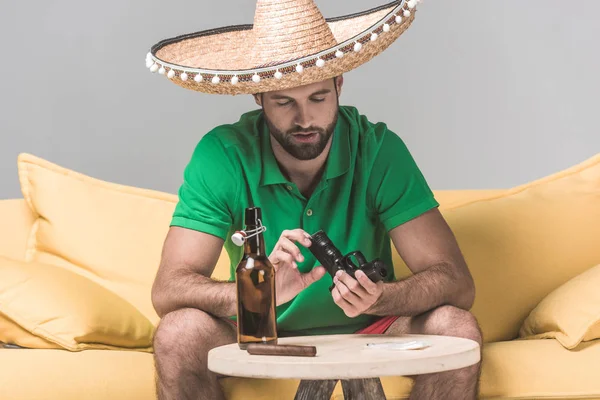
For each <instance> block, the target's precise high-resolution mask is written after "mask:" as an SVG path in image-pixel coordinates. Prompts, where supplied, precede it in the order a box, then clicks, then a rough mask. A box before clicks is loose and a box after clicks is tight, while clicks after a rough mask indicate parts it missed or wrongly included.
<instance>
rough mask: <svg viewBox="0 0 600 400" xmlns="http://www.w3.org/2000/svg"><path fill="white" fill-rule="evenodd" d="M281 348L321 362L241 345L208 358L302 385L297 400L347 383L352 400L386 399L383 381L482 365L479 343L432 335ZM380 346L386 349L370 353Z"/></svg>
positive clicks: (221, 369)
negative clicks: (311, 349) (300, 350)
mask: <svg viewBox="0 0 600 400" xmlns="http://www.w3.org/2000/svg"><path fill="white" fill-rule="evenodd" d="M415 340H418V341H423V342H425V343H426V344H428V345H429V347H426V348H424V349H420V350H397V349H393V347H394V345H396V344H398V343H406V342H411V341H415ZM278 343H279V344H295V345H308V346H315V347H316V348H317V354H316V356H315V357H292V356H270V355H269V356H267V355H250V354H248V352H247V351H245V350H241V349H240V348H239V347H238V345H237V343H234V344H230V345H226V346H221V347H217V348H214V349H212V350H210V351H209V353H208V368H209V369H210V370H211V371H213V372H215V373H218V374H222V375H226V376H238V377H247V378H268V379H301V382H300V386H299V387H298V391H297V393H296V397H295V398H296V400H305V399H306V400H308V399H310V400H318V399H329V398H330V397H331V395H332V393H333V390H334V388H335V385H336V383H337V382H338V381H339V380H341V381H342V388H343V391H344V398H345V399H346V400H352V399H373V400H379V399H385V395H384V393H383V388H382V387H381V381H380V380H379V378H380V377H382V376H408V375H422V374H430V373H435V372H442V371H449V370H454V369H459V368H464V367H468V366H470V365H473V364H476V363H478V362H479V361H480V349H479V344H478V343H477V342H475V341H473V340H469V339H463V338H457V337H451V336H432V335H402V336H391V335H357V334H351V335H325V336H300V337H287V338H280V339H279V340H278ZM367 344H378V345H379V346H381V345H382V344H384V346H383V347H379V348H377V347H368V346H367Z"/></svg>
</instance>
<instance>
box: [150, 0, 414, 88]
mask: <svg viewBox="0 0 600 400" xmlns="http://www.w3.org/2000/svg"><path fill="white" fill-rule="evenodd" d="M421 1H422V0H402V1H401V3H400V4H399V5H398V6H397V7H396V8H394V9H393V10H392V11H391V12H390V13H389V14H387V15H386V16H385V17H384V18H382V19H381V20H380V21H379V22H377V23H376V24H375V25H373V26H372V27H371V28H369V29H367V30H365V31H364V32H362V33H361V34H360V35H359V37H356V36H355V37H353V38H350V39H348V40H346V41H345V42H343V43H340V44H338V45H337V46H335V47H333V48H331V49H328V50H327V51H324V52H321V53H317V54H313V55H311V56H308V57H304V58H301V59H298V60H293V61H289V62H286V63H283V64H279V65H275V66H270V67H268V68H256V69H251V70H242V71H222V70H206V69H198V68H186V67H181V66H179V65H175V64H170V63H167V62H163V61H162V60H160V59H158V58H157V57H156V56H155V55H154V54H152V52H149V53H147V54H146V68H148V69H149V70H150V71H151V72H153V73H155V72H157V71H158V72H159V74H161V75H164V74H165V73H166V75H167V77H168V78H169V79H181V80H182V81H187V80H188V79H190V77H192V76H193V80H194V81H195V82H196V83H201V82H203V81H205V80H209V81H210V82H212V84H215V85H217V84H221V83H226V82H227V83H230V84H232V85H235V84H237V83H238V82H254V83H260V82H261V81H262V80H263V79H268V78H275V79H283V78H284V77H285V75H288V74H294V73H296V74H301V73H303V72H304V69H305V68H310V67H313V66H316V67H317V68H323V67H324V66H325V64H326V63H327V61H329V60H335V59H339V58H342V57H344V55H345V54H346V53H350V52H359V51H361V50H362V48H363V46H365V45H368V44H369V43H370V42H374V41H376V40H377V38H378V37H379V36H380V35H382V34H386V33H388V32H390V31H391V29H392V26H393V25H402V24H403V23H404V22H405V21H406V18H408V17H410V16H411V15H412V13H413V12H414V11H413V10H414V9H415V8H416V6H417V5H418V4H419V3H420V2H421ZM167 68H168V70H167ZM167 71H168V72H167Z"/></svg>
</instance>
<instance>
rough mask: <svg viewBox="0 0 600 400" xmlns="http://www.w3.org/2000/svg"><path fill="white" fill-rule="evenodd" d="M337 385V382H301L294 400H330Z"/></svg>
mask: <svg viewBox="0 0 600 400" xmlns="http://www.w3.org/2000/svg"><path fill="white" fill-rule="evenodd" d="M336 383H337V379H335V380H316V381H305V380H302V381H300V386H298V391H297V392H296V397H295V398H294V400H329V399H330V398H331V395H332V394H333V389H334V388H335V385H336Z"/></svg>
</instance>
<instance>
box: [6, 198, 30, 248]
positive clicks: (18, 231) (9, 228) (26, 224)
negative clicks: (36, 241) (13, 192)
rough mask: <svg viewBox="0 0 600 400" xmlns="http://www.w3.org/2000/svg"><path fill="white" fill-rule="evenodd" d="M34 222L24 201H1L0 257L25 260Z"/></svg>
mask: <svg viewBox="0 0 600 400" xmlns="http://www.w3.org/2000/svg"><path fill="white" fill-rule="evenodd" d="M34 220H35V218H34V215H33V213H32V212H31V209H30V208H29V206H28V205H27V203H26V202H25V200H24V199H9V200H0V255H2V256H5V257H9V258H12V259H15V260H24V258H25V249H26V246H27V239H28V238H29V233H30V231H31V227H32V226H33V221H34Z"/></svg>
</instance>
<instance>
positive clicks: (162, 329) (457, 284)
mask: <svg viewBox="0 0 600 400" xmlns="http://www.w3.org/2000/svg"><path fill="white" fill-rule="evenodd" d="M275 3H276V2H275ZM275 3H274V4H275ZM399 3H400V2H399ZM401 3H402V4H401V5H400V6H401V7H402V6H403V4H404V2H401ZM409 3H410V2H409ZM260 5H261V1H259V6H260ZM259 6H257V15H258V11H259V10H260V9H261V8H260V7H259ZM405 10H407V9H406V8H405ZM394 12H395V10H394ZM404 15H406V14H404ZM256 21H257V18H255V22H256ZM396 21H398V19H396ZM257 25H260V23H255V25H254V29H258V27H257ZM382 29H383V28H382ZM266 31H267V32H268V30H266ZM381 32H383V31H381ZM327 46H329V45H327ZM355 50H356V47H355ZM337 51H340V50H339V48H338V49H337ZM344 57H345V56H344ZM340 58H341V57H340ZM153 65H154V64H153ZM154 69H156V68H154ZM257 71H258V70H257ZM278 71H279V70H278ZM256 73H258V72H256ZM171 75H173V74H171ZM198 75H200V73H198ZM263 79H264V78H263ZM276 79H280V78H276ZM198 80H199V79H198ZM198 80H197V81H198ZM217 81H218V80H215V79H214V78H213V82H217ZM259 81H260V82H262V81H261V80H260V79H254V82H255V83H257V84H258V82H259ZM186 82H187V80H186V79H183V78H181V80H180V81H178V82H176V83H178V84H180V85H182V86H185V85H187V83H186ZM231 83H232V84H235V83H237V81H236V82H234V80H233V78H232V82H231ZM343 83H344V76H343V74H332V77H331V78H327V79H322V80H316V81H315V80H313V81H309V82H308V83H304V84H293V85H292V84H290V85H289V87H283V88H281V89H279V88H275V89H274V90H264V91H260V90H258V89H257V90H256V91H255V92H253V95H254V99H255V101H256V103H257V105H258V106H259V109H258V110H255V111H251V112H248V113H246V114H244V115H242V117H241V118H240V120H239V121H237V122H236V123H233V124H227V125H221V126H219V127H217V128H215V129H214V130H212V131H211V132H209V133H208V134H206V135H205V136H204V137H203V138H202V139H201V140H200V142H199V144H198V146H197V148H196V149H195V151H194V154H193V156H192V158H191V161H190V163H189V164H188V166H187V168H186V171H185V174H184V182H183V184H182V186H181V189H180V192H179V196H180V201H179V203H178V205H177V208H176V210H175V212H174V215H173V220H172V223H171V228H170V230H169V232H168V235H167V238H166V240H165V243H164V248H163V254H162V261H161V264H160V267H159V271H158V273H157V277H156V281H155V283H154V286H153V289H152V301H153V304H154V306H155V308H156V311H157V313H158V314H159V316H160V317H161V322H160V324H159V326H158V329H157V331H156V334H155V339H154V350H155V360H156V368H157V391H158V396H159V398H160V399H223V398H224V397H223V393H222V392H221V390H220V386H219V383H218V377H217V376H216V375H215V374H214V373H212V372H210V371H209V370H208V368H207V354H208V351H209V350H210V349H212V348H214V347H216V346H221V345H225V344H229V343H235V342H236V340H237V337H236V328H235V325H234V323H232V321H231V319H232V317H233V316H235V315H236V288H235V283H233V282H217V281H215V280H212V279H211V278H210V277H211V274H212V272H213V270H214V267H215V265H216V262H217V260H218V258H219V256H220V254H221V250H222V248H223V246H225V247H226V249H227V251H228V253H229V256H230V258H231V260H232V264H234V265H235V263H236V262H237V261H238V260H239V258H240V257H241V249H240V248H236V246H234V245H233V244H232V243H231V240H230V239H229V238H230V236H231V234H232V233H233V232H235V230H237V229H241V228H242V226H241V224H242V222H243V211H244V209H245V208H246V207H248V206H259V207H261V208H262V213H263V224H264V225H265V226H266V227H267V228H268V229H267V231H266V232H265V233H264V237H265V241H266V245H267V251H268V252H269V259H270V260H271V262H272V263H273V265H274V266H275V268H276V285H277V287H276V293H277V325H278V332H279V334H280V336H286V335H302V334H333V333H354V332H360V333H385V334H390V335H400V334H406V333H423V334H435V335H448V336H458V337H465V338H469V339H473V340H475V341H477V342H479V343H480V344H481V343H482V340H481V334H480V331H479V328H478V326H477V323H476V320H475V318H474V317H473V315H472V314H470V313H469V311H468V310H469V309H470V308H471V306H472V305H473V301H474V297H475V289H474V284H473V280H472V278H471V275H470V273H469V270H468V268H467V265H466V263H465V260H464V259H463V257H462V255H461V252H460V249H459V247H458V245H457V243H456V240H455V238H454V236H453V234H452V232H451V230H450V228H449V227H448V225H447V224H446V222H445V221H444V219H443V217H442V215H441V214H440V212H439V210H438V208H437V206H438V203H437V202H436V200H435V199H434V197H433V194H432V192H431V190H430V189H429V187H428V185H427V183H426V181H425V179H424V177H423V175H422V174H421V172H420V170H419V168H418V167H417V165H416V163H415V161H414V160H413V158H412V157H411V155H410V153H409V151H408V149H407V148H406V146H405V145H404V143H403V141H402V140H401V139H400V138H399V137H398V136H397V135H396V134H395V133H394V132H392V131H391V130H390V129H388V127H387V126H386V125H385V124H382V123H378V124H374V123H372V122H370V121H369V120H368V119H367V118H366V117H365V116H363V115H360V114H359V113H358V110H357V109H356V108H354V107H349V106H340V104H339V96H340V95H341V92H342V87H343ZM219 84H220V83H219ZM248 85H252V83H251V82H249V83H248ZM228 87H231V86H228ZM196 90H200V89H196ZM206 90H208V89H206ZM210 90H215V89H213V87H211V89H210ZM223 90H229V89H223ZM319 229H323V230H325V231H326V232H327V234H328V236H329V237H330V238H331V239H332V241H333V243H335V244H336V245H337V247H338V248H339V249H340V251H341V252H342V253H344V254H346V253H348V252H350V251H354V250H360V251H362V252H363V254H365V256H366V257H367V259H369V260H370V259H373V258H378V257H379V258H382V259H383V260H384V261H385V262H386V263H387V264H388V265H389V266H391V265H392V263H391V243H390V242H392V243H393V245H394V247H395V249H396V250H397V252H398V253H399V254H400V256H401V257H402V259H403V260H404V261H405V263H406V264H407V266H408V267H409V268H410V270H411V271H412V272H413V275H412V276H411V277H409V278H407V279H404V280H396V279H395V277H394V275H393V273H392V274H391V276H390V279H389V280H388V281H387V282H378V283H376V284H375V283H373V282H371V281H370V280H369V279H368V278H366V276H365V275H364V274H363V273H361V272H357V273H356V279H353V278H352V277H350V276H349V275H348V274H345V273H341V274H338V275H337V276H336V277H335V278H333V283H335V288H334V289H333V290H332V291H331V292H330V291H329V290H328V288H329V286H330V285H331V283H332V279H331V277H330V276H329V275H327V274H325V270H324V268H323V267H322V266H319V265H317V263H316V260H315V259H314V257H312V255H311V254H310V252H309V251H307V249H308V248H309V247H310V245H311V243H310V239H309V235H310V234H311V233H314V232H316V231H317V230H319ZM390 238H391V240H390ZM479 371H480V364H477V365H474V366H472V367H468V368H464V369H460V370H456V371H449V372H444V373H437V374H429V375H422V376H416V377H413V378H414V379H415V385H414V388H413V390H412V392H411V398H414V399H474V398H475V397H476V395H477V390H478V376H479Z"/></svg>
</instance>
